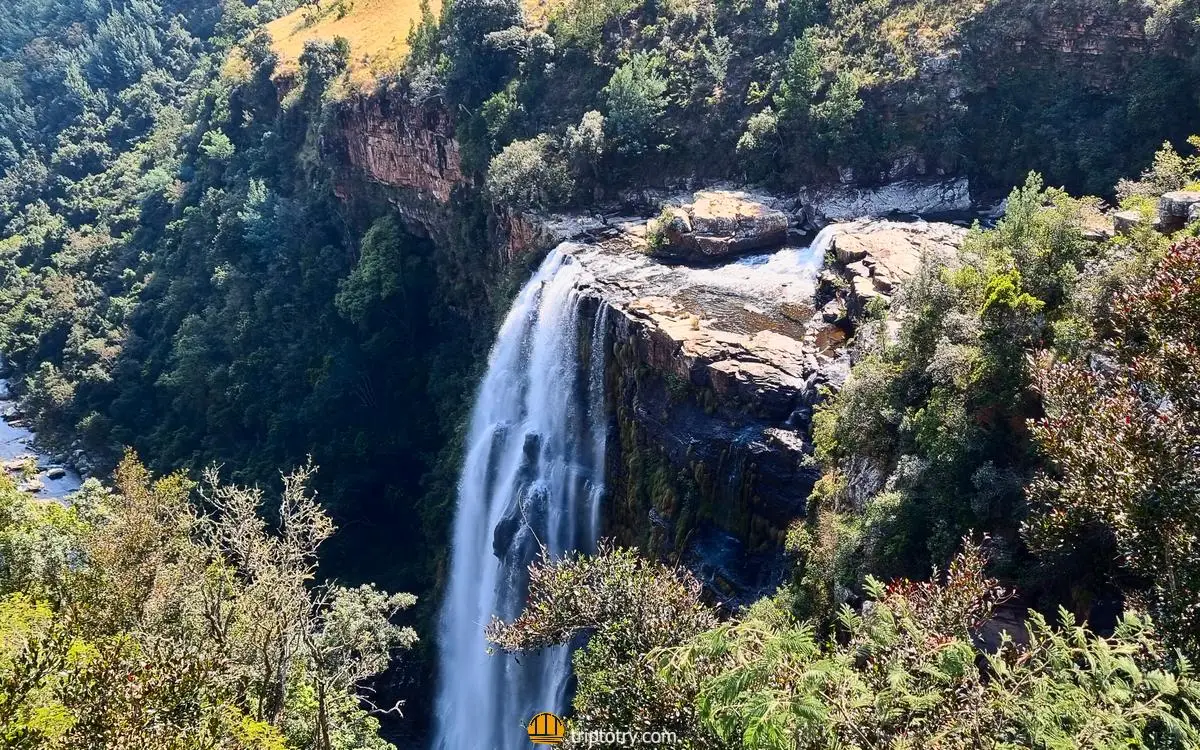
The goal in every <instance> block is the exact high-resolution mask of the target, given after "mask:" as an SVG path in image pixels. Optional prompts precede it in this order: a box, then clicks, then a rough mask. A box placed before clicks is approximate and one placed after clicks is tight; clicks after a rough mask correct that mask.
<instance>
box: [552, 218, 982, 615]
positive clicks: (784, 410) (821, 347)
mask: <svg viewBox="0 0 1200 750" xmlns="http://www.w3.org/2000/svg"><path fill="white" fill-rule="evenodd" d="M964 232H965V230H963V229H961V228H959V227H955V226H951V225H948V224H939V223H925V222H897V221H856V222H848V223H844V224H838V225H834V226H832V227H830V228H829V229H827V230H826V231H824V232H822V233H821V234H820V235H819V236H818V237H816V238H812V237H810V238H808V239H801V240H800V241H799V242H796V243H792V244H786V245H784V246H782V247H778V248H776V249H774V250H771V251H766V252H760V253H758V254H753V255H743V256H742V257H740V258H736V259H728V258H727V259H725V260H724V261H723V262H721V263H720V264H718V265H711V263H712V261H711V259H708V260H707V264H706V265H704V266H697V267H693V266H689V265H682V264H673V263H669V262H666V261H663V260H659V259H656V258H654V257H652V256H651V255H650V254H648V253H647V252H646V250H647V243H646V240H645V234H646V222H645V221H644V220H638V219H631V220H625V221H620V220H614V221H611V222H609V223H608V225H607V226H605V227H603V228H602V229H600V230H599V231H597V230H596V229H595V228H594V229H593V231H592V233H591V238H590V239H583V240H577V241H574V242H569V243H566V244H564V245H563V246H562V247H563V248H564V249H565V250H566V251H567V252H569V253H570V254H571V255H572V256H573V257H574V258H575V259H576V261H577V262H579V263H581V264H582V265H583V267H584V268H585V269H586V270H587V271H588V275H587V278H588V281H587V282H586V284H585V287H584V292H585V293H586V295H587V296H588V297H589V299H590V303H591V305H593V308H592V309H593V312H594V313H595V314H598V315H603V316H604V317H605V320H606V324H607V325H606V327H607V332H608V333H607V335H608V336H610V344H611V349H610V361H609V365H608V373H607V380H608V386H609V387H608V393H609V397H610V399H611V402H612V403H611V407H612V411H613V413H614V414H615V415H616V433H617V434H615V435H614V436H613V439H614V440H615V441H616V443H617V446H618V447H617V449H615V450H612V451H610V466H609V469H608V474H609V488H610V492H609V503H608V508H609V512H608V518H607V525H608V533H609V535H611V536H615V537H616V538H617V539H618V541H620V542H621V543H624V544H632V545H637V546H639V547H640V548H642V549H643V550H645V551H647V552H648V553H650V554H652V555H658V556H662V557H665V558H667V559H671V560H676V561H680V562H682V563H684V564H686V565H688V566H689V567H690V568H691V569H692V570H693V571H695V572H696V573H697V575H698V576H699V577H700V578H701V580H703V581H704V582H705V583H706V585H707V586H708V587H709V589H710V590H711V591H713V592H714V593H715V594H716V595H717V596H718V598H720V599H721V600H722V601H723V602H724V603H725V604H726V605H728V606H740V605H743V604H747V603H749V602H751V601H753V600H754V599H755V598H757V597H758V596H759V595H761V594H763V593H764V592H767V591H769V590H771V589H772V588H773V587H774V586H776V585H778V583H779V582H780V580H781V578H782V576H783V574H784V571H785V565H784V563H785V559H784V553H783V539H784V536H785V534H786V531H787V528H788V526H789V524H790V523H791V522H792V521H793V520H795V519H797V518H799V517H801V516H802V515H803V514H804V512H805V505H806V501H807V498H808V495H809V493H810V492H811V490H812V487H813V484H814V483H815V482H816V480H817V479H818V478H819V475H820V472H819V470H818V467H817V465H816V463H815V461H814V459H813V458H812V453H813V449H812V443H811V418H812V412H813V408H814V407H815V406H816V405H817V404H818V403H819V402H820V401H821V399H822V398H823V397H824V396H825V394H826V393H827V392H828V391H829V390H830V389H837V388H839V387H840V386H841V384H842V383H843V382H844V381H845V378H846V377H847V375H848V373H849V368H850V350H851V347H852V344H853V336H854V333H855V322H854V314H853V312H852V307H853V305H854V304H855V294H856V291H855V290H856V284H855V283H854V282H853V281H852V280H853V279H856V278H862V279H866V283H867V284H868V285H869V286H870V288H871V290H872V294H875V295H880V296H887V295H889V294H891V293H892V291H894V290H895V288H897V287H898V286H899V285H900V284H902V283H903V281H904V280H905V279H906V278H907V277H908V276H909V275H911V274H912V273H913V272H914V271H915V270H916V268H917V264H918V263H919V262H920V259H921V257H922V256H923V255H931V256H934V257H936V256H938V255H941V254H943V253H945V252H947V251H948V250H950V249H952V248H953V246H954V245H955V244H957V243H958V242H959V241H961V238H962V236H963V234H964ZM827 256H828V258H829V260H830V262H829V263H828V264H827V263H826V259H827Z"/></svg>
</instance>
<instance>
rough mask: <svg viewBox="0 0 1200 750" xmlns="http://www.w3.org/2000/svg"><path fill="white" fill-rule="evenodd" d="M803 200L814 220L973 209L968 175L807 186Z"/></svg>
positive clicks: (838, 219) (803, 193)
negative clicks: (862, 185)
mask: <svg viewBox="0 0 1200 750" xmlns="http://www.w3.org/2000/svg"><path fill="white" fill-rule="evenodd" d="M800 202H801V203H802V204H803V205H804V206H805V210H806V212H807V213H808V214H809V215H808V217H807V218H808V219H809V220H810V221H816V220H822V219H823V220H827V221H848V220H851V219H857V218H859V217H862V216H883V215H887V214H892V213H900V214H930V213H950V212H954V211H966V210H968V209H970V207H971V187H970V183H969V182H968V181H967V178H966V177H955V178H950V179H937V180H900V181H897V182H892V183H889V184H887V185H883V186H880V187H874V188H856V187H835V188H824V189H814V190H805V191H803V192H802V193H801V195H800Z"/></svg>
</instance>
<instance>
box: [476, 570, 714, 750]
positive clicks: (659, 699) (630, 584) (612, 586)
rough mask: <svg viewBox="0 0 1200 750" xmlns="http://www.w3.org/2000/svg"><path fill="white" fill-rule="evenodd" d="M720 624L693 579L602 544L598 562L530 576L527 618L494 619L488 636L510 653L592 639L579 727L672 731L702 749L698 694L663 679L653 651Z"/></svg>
mask: <svg viewBox="0 0 1200 750" xmlns="http://www.w3.org/2000/svg"><path fill="white" fill-rule="evenodd" d="M715 624H716V619H715V617H714V614H713V612H712V611H711V610H710V609H709V608H708V607H706V606H704V605H703V604H702V603H701V602H700V585H699V583H698V582H697V581H696V580H695V579H694V578H691V577H690V576H687V575H684V576H682V577H677V576H676V574H675V572H673V571H670V570H667V569H665V568H663V567H661V566H659V565H657V564H654V563H650V562H647V561H645V560H644V559H642V558H641V557H640V556H639V555H638V554H637V552H636V551H634V550H620V549H614V548H611V547H607V546H605V547H602V548H601V550H600V553H599V554H598V555H597V556H595V557H585V556H581V555H572V556H568V557H566V558H564V559H562V560H557V561H550V560H547V559H543V560H542V561H541V562H540V563H539V564H537V565H535V566H534V567H533V568H532V570H531V571H530V580H529V601H528V603H527V604H526V607H525V611H524V612H523V613H522V614H521V616H520V617H518V618H517V619H516V620H515V621H514V622H512V623H508V624H505V623H502V622H500V621H498V620H496V621H493V622H492V623H491V625H490V626H489V627H488V631H487V633H488V640H490V641H491V642H492V643H494V644H495V645H496V646H498V647H499V648H501V649H503V650H504V651H507V652H522V651H537V650H539V649H543V648H546V647H548V646H553V645H558V644H563V643H570V642H572V640H573V639H575V637H576V636H577V635H579V634H587V635H588V644H587V646H586V647H584V648H583V649H581V650H579V651H577V652H576V654H575V659H574V664H575V673H576V675H577V676H578V678H579V689H578V691H577V693H576V696H575V701H574V709H575V719H574V722H575V724H574V725H573V726H574V727H578V726H580V725H582V727H583V728H584V729H585V730H586V729H588V728H603V727H622V728H628V729H630V730H646V731H650V730H655V731H673V732H675V733H676V734H677V735H678V736H679V737H680V738H683V742H682V746H683V747H685V748H688V747H692V748H701V747H708V746H709V745H707V744H706V741H707V740H710V739H711V734H710V733H708V732H707V731H704V730H703V729H702V728H698V727H697V726H696V723H695V713H694V708H693V703H692V701H691V700H690V697H691V696H689V695H688V693H686V692H681V691H679V690H677V689H674V688H673V687H672V686H671V685H670V684H669V683H667V682H666V681H664V680H663V678H662V676H661V675H659V673H658V672H657V670H656V669H655V665H654V663H653V662H652V661H651V660H650V659H649V654H650V653H651V652H652V651H653V650H654V649H657V648H660V647H664V646H670V645H675V644H677V643H680V642H682V641H683V640H685V639H687V638H690V637H692V636H694V635H696V634H697V633H700V632H703V631H704V630H706V629H708V628H710V627H712V626H713V625H715ZM697 729H699V730H700V731H697Z"/></svg>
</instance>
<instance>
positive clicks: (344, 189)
mask: <svg viewBox="0 0 1200 750" xmlns="http://www.w3.org/2000/svg"><path fill="white" fill-rule="evenodd" d="M335 117H336V121H335V127H334V128H333V129H332V130H331V132H330V135H329V137H328V139H327V142H326V149H327V150H329V151H331V152H332V157H333V158H332V163H335V164H338V165H339V167H340V175H339V180H338V193H339V196H341V197H342V198H344V199H345V198H348V197H351V196H352V195H353V194H354V192H355V191H356V189H357V186H356V183H364V182H365V183H368V184H373V185H376V186H380V187H382V188H384V189H385V194H386V196H387V198H388V200H389V201H390V202H392V203H393V204H394V205H395V206H396V207H397V209H398V210H399V211H400V214H401V215H402V216H403V217H404V219H405V220H406V221H407V222H408V223H409V224H410V228H414V229H417V230H419V231H420V232H421V233H423V234H430V235H433V236H435V237H436V236H438V235H440V234H442V232H443V230H444V228H445V223H446V213H447V210H448V208H449V206H450V203H451V198H452V196H453V195H454V191H455V190H456V189H457V188H459V187H461V186H465V185H468V184H469V179H468V178H467V176H466V175H465V174H464V173H463V166H462V155H461V153H460V150H459V146H458V142H457V141H456V140H455V139H454V128H455V123H454V121H453V118H452V117H451V116H450V113H449V112H448V111H447V110H446V109H445V108H444V107H443V106H442V104H441V103H440V100H436V101H430V102H426V103H416V102H414V101H413V100H412V98H411V97H410V96H409V95H408V94H407V93H406V92H405V91H404V90H403V89H401V88H391V89H384V90H380V91H378V92H376V93H374V94H371V95H356V96H353V97H351V98H350V99H348V100H347V101H345V102H343V103H341V105H340V106H339V107H338V109H337V112H336V115H335Z"/></svg>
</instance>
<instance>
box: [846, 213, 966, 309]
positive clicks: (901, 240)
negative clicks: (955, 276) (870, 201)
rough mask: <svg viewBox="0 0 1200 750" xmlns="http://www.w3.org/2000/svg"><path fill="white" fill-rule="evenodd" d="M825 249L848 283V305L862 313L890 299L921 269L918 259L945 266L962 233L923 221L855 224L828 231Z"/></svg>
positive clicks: (948, 227)
mask: <svg viewBox="0 0 1200 750" xmlns="http://www.w3.org/2000/svg"><path fill="white" fill-rule="evenodd" d="M829 231H830V233H831V235H832V236H831V237H830V238H829V247H830V250H831V251H832V252H833V254H834V256H835V257H836V259H837V262H838V266H839V269H838V270H839V271H840V272H841V275H842V276H843V277H844V278H845V279H846V280H847V281H848V282H849V286H850V289H849V293H848V295H847V300H846V301H847V306H848V307H849V308H850V309H851V310H852V311H854V312H861V311H862V310H863V309H864V308H865V306H866V305H867V304H868V303H869V302H870V301H871V300H872V299H874V298H876V297H880V296H889V295H891V294H892V293H893V292H894V291H895V290H896V288H897V287H898V286H899V285H900V284H901V283H903V282H904V281H906V280H908V279H909V278H911V277H912V276H913V274H915V273H916V272H917V270H918V269H919V268H920V267H921V262H922V259H923V258H926V257H931V258H933V259H935V260H936V259H941V260H942V261H944V262H949V260H950V259H952V258H953V257H954V254H955V250H956V249H957V248H958V247H959V245H961V244H962V241H963V238H964V237H965V236H966V234H967V230H966V229H964V228H962V227H959V226H955V225H953V224H945V223H942V222H925V221H891V220H869V219H864V220H859V221H854V222H849V223H846V224H837V225H833V226H832V227H831V228H830V230H829Z"/></svg>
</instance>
